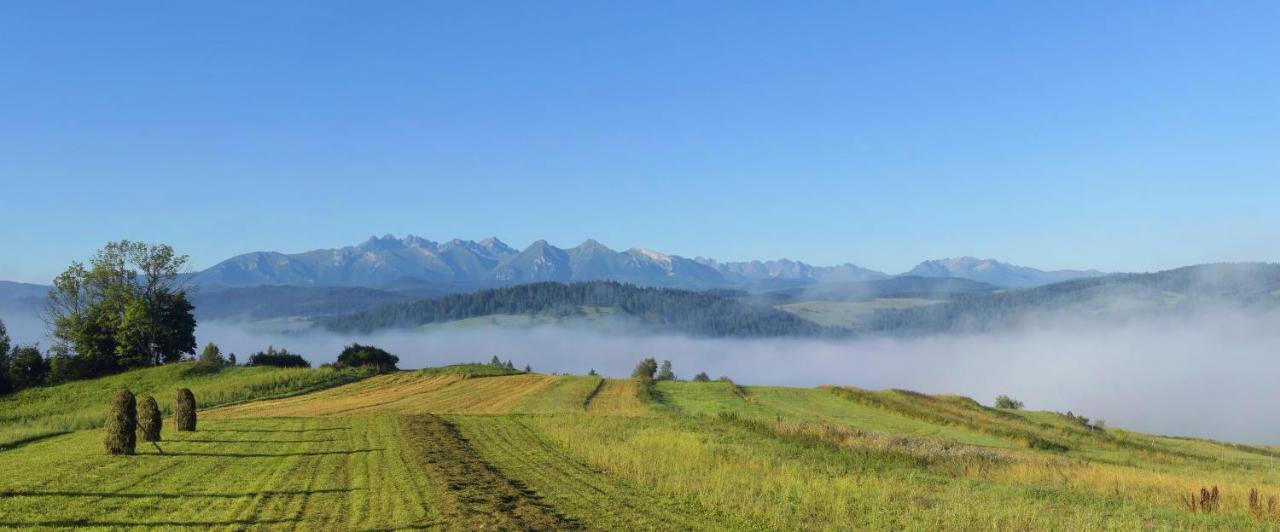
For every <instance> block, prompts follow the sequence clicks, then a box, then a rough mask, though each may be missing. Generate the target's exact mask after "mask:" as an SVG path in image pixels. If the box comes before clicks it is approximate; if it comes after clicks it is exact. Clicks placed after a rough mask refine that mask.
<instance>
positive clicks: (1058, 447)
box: [1027, 438, 1071, 453]
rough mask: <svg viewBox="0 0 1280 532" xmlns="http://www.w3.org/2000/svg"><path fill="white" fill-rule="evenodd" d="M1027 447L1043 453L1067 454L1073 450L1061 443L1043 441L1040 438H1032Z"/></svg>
mask: <svg viewBox="0 0 1280 532" xmlns="http://www.w3.org/2000/svg"><path fill="white" fill-rule="evenodd" d="M1027 447H1030V448H1032V449H1039V450H1041V451H1053V452H1057V453H1065V452H1067V451H1070V450H1071V449H1070V448H1069V447H1067V446H1066V445H1063V444H1061V443H1057V442H1051V441H1048V440H1042V439H1040V438H1031V439H1030V440H1028V441H1027Z"/></svg>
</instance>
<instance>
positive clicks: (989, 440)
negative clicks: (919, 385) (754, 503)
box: [657, 381, 1015, 447]
mask: <svg viewBox="0 0 1280 532" xmlns="http://www.w3.org/2000/svg"><path fill="white" fill-rule="evenodd" d="M731 386H732V385H731V384H729V383H726V382H721V381H714V382H681V381H661V382H659V383H657V390H658V392H659V398H660V399H661V400H662V401H663V402H665V403H666V404H669V405H671V406H673V407H675V408H677V409H678V410H679V411H681V412H683V413H686V414H693V415H717V414H719V413H721V412H732V413H734V414H737V415H739V416H742V417H747V418H755V419H767V420H775V419H780V420H783V421H790V422H810V423H826V424H832V425H839V426H845V427H852V428H857V429H859V430H864V431H872V432H881V433H885V434H893V435H899V436H910V437H913V438H934V439H944V440H948V441H954V442H957V443H964V444H968V445H977V446H988V447H1013V446H1015V444H1014V443H1013V442H1010V441H1008V440H1004V439H1001V438H996V437H992V436H989V435H986V434H983V433H981V432H976V431H969V430H963V429H960V428H955V427H949V426H946V425H936V424H930V423H926V422H924V421H920V420H918V419H914V418H911V417H908V416H903V415H897V414H894V413H893V412H889V411H886V410H883V409H877V408H871V407H867V406H863V405H861V404H858V403H854V402H852V401H849V400H846V399H842V398H840V397H837V396H835V395H834V394H832V393H830V392H828V391H826V390H822V389H815V388H792V387H782V386H746V387H743V388H744V390H745V391H746V393H747V394H748V397H750V398H751V401H747V400H745V399H743V398H742V397H741V396H739V395H738V394H736V393H734V392H733V389H732V388H731Z"/></svg>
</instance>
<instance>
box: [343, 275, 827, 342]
mask: <svg viewBox="0 0 1280 532" xmlns="http://www.w3.org/2000/svg"><path fill="white" fill-rule="evenodd" d="M583 307H601V308H612V309H615V310H617V311H620V312H622V313H625V314H626V315H628V316H631V317H633V318H636V319H639V320H640V321H641V322H643V323H646V324H649V325H652V326H655V327H658V328H662V329H667V330H673V331H676V332H683V333H688V334H696V335H702V336H744V337H768V336H822V335H828V334H834V331H833V330H832V329H828V328H825V327H822V326H820V325H817V324H815V323H813V322H811V321H808V320H805V319H803V318H799V317H796V316H793V315H791V314H789V313H787V312H784V311H781V310H777V309H774V308H771V307H768V306H762V305H753V304H750V303H746V302H742V301H738V300H736V299H733V298H726V297H722V296H719V295H715V294H708V293H701V292H691V291H687V290H679V289H673V288H642V287H638V286H635V285H631V284H623V283H619V282H615V281H591V282H582V283H572V284H564V283H554V282H545V283H533V284H524V285H517V286H510V287H505V288H495V289H488V290H481V291H478V292H474V293H468V294H451V295H447V296H442V297H438V298H433V299H423V300H419V301H414V302H410V303H392V304H386V305H381V306H378V307H375V308H373V309H369V310H366V311H363V312H357V313H354V314H348V315H344V316H337V317H333V318H329V319H326V320H322V321H321V325H322V326H323V327H325V328H327V329H329V330H332V331H336V332H361V333H369V332H372V331H375V330H378V329H387V328H395V327H414V326H418V325H423V324H427V323H439V322H446V321H454V320H461V319H466V318H474V317H479V316H489V315H494V314H552V315H555V316H559V317H572V316H575V315H579V314H581V313H582V308H583Z"/></svg>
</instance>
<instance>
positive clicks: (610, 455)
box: [0, 365, 1280, 530]
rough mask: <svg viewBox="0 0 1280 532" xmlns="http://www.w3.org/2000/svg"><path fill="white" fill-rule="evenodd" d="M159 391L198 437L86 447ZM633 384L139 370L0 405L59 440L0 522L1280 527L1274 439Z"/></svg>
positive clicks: (940, 403) (843, 391)
mask: <svg viewBox="0 0 1280 532" xmlns="http://www.w3.org/2000/svg"><path fill="white" fill-rule="evenodd" d="M179 384H181V385H183V386H189V387H191V388H192V389H193V390H195V392H196V394H197V397H198V398H199V399H200V401H201V406H202V409H201V411H200V416H201V424H200V428H199V430H198V431H197V432H188V433H176V432H172V431H169V430H166V431H165V432H164V441H161V442H159V443H158V445H159V448H155V447H152V446H150V445H149V444H142V443H140V444H139V446H138V454H137V455H135V456H108V455H106V454H104V453H103V452H102V431H101V430H100V429H97V428H96V427H97V425H95V424H94V423H95V420H100V418H101V416H102V408H103V407H104V405H105V403H106V400H105V397H106V396H108V395H109V394H110V393H112V392H113V390H114V389H115V388H118V387H120V386H124V385H128V386H131V387H134V388H135V392H138V391H144V392H145V393H155V394H156V395H157V397H158V398H161V403H162V404H165V403H168V402H170V400H169V399H168V396H169V394H170V393H171V389H172V388H173V387H175V386H177V385H179ZM642 386H643V385H642V384H641V383H640V382H639V381H636V380H632V379H605V378H600V377H596V376H563V375H541V374H531V373H524V372H519V371H511V370H498V369H497V368H492V367H487V366H481V365H463V366H452V367H445V368H434V369H429V370H419V371H401V372H394V373H389V374H383V375H372V376H371V375H368V374H362V373H355V372H335V371H333V370H267V369H263V368H234V369H227V370H224V371H223V372H219V373H217V374H209V375H191V374H189V373H183V372H182V371H180V368H157V369H151V370H143V371H138V372H131V373H126V374H123V375H119V376H116V377H111V378H108V379H102V380H99V381H87V382H80V383H74V384H69V385H63V386H59V387H53V388H44V389H37V390H31V391H29V392H23V393H22V394H18V395H15V396H12V397H8V398H5V399H3V400H0V401H3V404H6V405H9V406H11V407H13V410H12V411H13V412H18V411H20V412H23V414H22V415H21V416H14V415H13V414H12V413H11V411H10V410H6V411H5V412H6V414H5V415H6V416H9V417H6V418H5V420H6V428H5V430H6V431H8V430H9V429H10V427H9V426H8V424H13V423H14V422H13V421H11V420H20V422H21V423H22V425H21V427H26V428H29V429H32V430H43V429H48V430H53V428H57V431H56V432H52V433H49V434H47V435H44V436H42V437H39V438H33V439H29V440H26V441H14V443H12V444H11V445H10V447H9V448H7V449H6V450H3V451H0V470H2V471H6V472H12V473H11V474H9V475H7V476H6V477H5V478H3V479H0V516H3V517H0V527H15V528H64V527H90V528H93V527H99V528H111V529H114V528H155V527H162V528H202V529H205V528H214V529H220V528H221V529H244V528H262V529H406V528H428V529H453V530H464V529H465V530H475V529H595V530H672V529H679V530H726V529H743V530H748V529H750V530H762V529H768V530H776V529H804V530H848V529H885V528H890V529H913V530H939V529H973V528H983V529H992V528H994V529H1049V530H1062V529H1071V530H1079V529H1133V528H1157V529H1170V528H1173V529H1241V528H1272V527H1276V526H1280V510H1278V509H1277V503H1276V499H1275V497H1276V496H1280V479H1277V478H1276V477H1275V474H1274V472H1275V471H1276V468H1277V466H1280V458H1278V457H1280V449H1275V448H1271V447H1262V446H1249V445H1237V444H1228V443H1221V442H1213V441H1208V440H1197V439H1185V438H1174V437H1166V436H1152V435H1145V434H1139V433H1134V432H1130V431H1125V430H1122V429H1117V428H1098V427H1095V426H1093V425H1091V424H1088V423H1086V422H1082V421H1081V420H1080V419H1079V418H1076V417H1067V416H1065V415H1062V414H1059V413H1055V412H1036V411H1023V410H1012V409H997V408H991V407H987V406H984V405H981V404H979V403H977V402H975V401H973V400H971V399H967V398H962V397H955V396H930V395H924V394H919V393H915V392H910V391H905V390H878V391H873V390H862V389H858V388H852V387H843V386H830V387H821V388H788V387H774V386H749V385H746V386H744V385H738V384H735V383H733V382H731V381H712V382H702V383H698V382H678V381H660V382H657V383H656V384H655V385H654V386H653V389H652V390H650V391H649V393H643V390H642ZM161 388H163V389H161ZM31 392H38V393H31ZM166 406H167V405H166ZM98 423H100V421H98ZM15 425H16V424H15ZM162 452H163V454H161V453H162ZM1201 488H1205V490H1206V491H1205V492H1204V493H1203V494H1202V493H1201V491H1200V490H1201ZM1253 490H1256V491H1253ZM1215 491H1216V492H1217V495H1216V496H1215V495H1214V492H1215Z"/></svg>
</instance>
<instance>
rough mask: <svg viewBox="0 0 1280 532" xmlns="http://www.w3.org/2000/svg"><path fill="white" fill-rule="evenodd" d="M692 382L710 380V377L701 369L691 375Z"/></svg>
mask: <svg viewBox="0 0 1280 532" xmlns="http://www.w3.org/2000/svg"><path fill="white" fill-rule="evenodd" d="M693 382H711V377H708V376H707V372H705V371H703V372H701V373H698V374H697V375H694V376H693Z"/></svg>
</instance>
